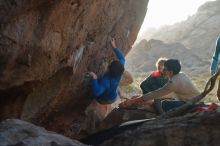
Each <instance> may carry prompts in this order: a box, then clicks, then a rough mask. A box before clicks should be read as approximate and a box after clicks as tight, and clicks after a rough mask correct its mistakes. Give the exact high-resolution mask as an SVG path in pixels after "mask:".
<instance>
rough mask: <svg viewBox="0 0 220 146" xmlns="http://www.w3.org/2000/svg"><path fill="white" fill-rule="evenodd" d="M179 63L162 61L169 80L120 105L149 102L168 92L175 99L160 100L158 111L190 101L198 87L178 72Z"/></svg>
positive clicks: (171, 60) (196, 92) (167, 109)
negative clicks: (173, 95)
mask: <svg viewBox="0 0 220 146" xmlns="http://www.w3.org/2000/svg"><path fill="white" fill-rule="evenodd" d="M180 70H181V65H180V62H179V60H176V59H169V60H167V61H166V62H165V63H164V69H163V71H164V75H165V76H166V77H167V78H168V79H169V81H168V82H167V83H166V84H165V85H164V86H163V87H162V88H159V89H157V90H155V91H152V92H149V93H147V94H144V95H143V96H141V97H140V98H137V99H133V100H127V101H125V102H123V103H121V104H120V107H128V106H131V105H132V104H135V103H140V102H149V101H150V100H152V99H157V98H163V97H164V96H165V95H167V94H169V93H172V92H173V93H174V94H175V95H176V99H177V100H165V101H162V102H161V109H159V112H160V113H162V112H164V111H165V112H166V111H169V110H170V109H173V108H176V107H179V106H182V105H183V104H184V103H185V102H187V101H190V100H191V99H192V98H193V97H195V96H197V95H198V94H200V92H199V91H198V89H197V88H196V87H195V85H194V84H193V83H192V81H191V80H190V79H189V77H188V76H186V75H185V74H184V73H181V72H180Z"/></svg>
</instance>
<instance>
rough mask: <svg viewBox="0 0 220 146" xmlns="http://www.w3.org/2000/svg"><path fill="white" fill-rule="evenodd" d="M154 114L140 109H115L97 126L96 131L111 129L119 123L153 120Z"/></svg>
mask: <svg viewBox="0 0 220 146" xmlns="http://www.w3.org/2000/svg"><path fill="white" fill-rule="evenodd" d="M155 117H156V114H155V113H151V112H148V111H147V110H141V109H121V108H118V109H115V110H113V111H112V112H111V113H110V114H109V115H108V116H107V117H106V118H105V120H104V121H103V122H102V123H101V124H100V125H99V128H98V130H104V129H108V128H112V127H114V126H116V125H120V124H121V123H124V122H127V121H132V120H141V119H151V118H155Z"/></svg>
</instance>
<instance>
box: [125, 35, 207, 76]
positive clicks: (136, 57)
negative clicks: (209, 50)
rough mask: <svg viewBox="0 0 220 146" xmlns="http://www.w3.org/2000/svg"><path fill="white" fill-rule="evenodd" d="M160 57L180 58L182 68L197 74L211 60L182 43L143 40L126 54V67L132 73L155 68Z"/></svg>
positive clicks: (204, 68) (203, 69) (204, 69)
mask: <svg viewBox="0 0 220 146" xmlns="http://www.w3.org/2000/svg"><path fill="white" fill-rule="evenodd" d="M160 57H166V58H173V59H179V60H180V61H181V64H182V67H183V68H182V70H183V71H185V72H187V73H189V74H191V75H195V74H198V72H201V71H204V72H205V71H206V70H208V69H209V64H210V63H209V60H205V59H203V58H201V57H200V56H199V54H195V53H194V52H193V51H192V50H190V49H187V48H186V47H185V46H184V45H182V44H180V43H172V44H171V43H170V44H167V43H164V42H162V41H160V40H153V39H152V40H150V41H147V40H142V41H141V42H140V43H139V44H137V45H136V46H135V47H134V48H133V49H132V50H131V51H130V52H129V54H128V55H127V56H126V58H127V63H126V68H127V70H129V71H130V72H131V73H133V74H134V73H136V72H149V71H152V70H155V62H156V61H157V59H158V58H160Z"/></svg>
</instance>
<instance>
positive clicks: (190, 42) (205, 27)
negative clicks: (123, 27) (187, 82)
mask: <svg viewBox="0 0 220 146" xmlns="http://www.w3.org/2000/svg"><path fill="white" fill-rule="evenodd" d="M218 35H220V0H217V1H212V2H207V3H205V4H204V5H202V6H200V7H199V9H198V10H197V13H196V14H195V15H193V16H191V17H189V18H188V19H187V20H185V21H182V22H179V23H177V24H174V25H170V26H163V27H161V28H160V29H158V30H155V29H151V30H148V31H147V32H146V33H145V35H144V39H142V40H141V41H140V42H139V43H137V44H136V45H135V46H134V47H133V49H132V50H131V51H130V52H129V53H128V55H127V56H126V60H127V63H126V69H127V70H128V71H130V72H131V73H132V74H133V75H134V76H135V78H136V85H135V86H136V87H137V88H139V87H138V86H139V85H138V84H140V82H141V81H142V80H143V79H144V78H145V77H146V76H147V75H148V74H149V72H150V71H152V70H155V62H156V60H157V59H158V58H159V57H167V58H175V59H179V60H180V61H181V63H182V71H184V72H185V73H186V74H188V75H189V76H190V77H191V78H192V79H193V81H194V82H195V83H196V84H197V86H198V87H199V88H200V90H202V89H203V87H204V85H205V83H206V81H207V80H208V78H209V77H210V73H209V67H210V60H211V56H212V54H213V52H214V49H215V41H216V38H217V36H218ZM214 94H215V93H214V92H213V93H212V94H211V95H210V96H212V97H213V96H215V95H214Z"/></svg>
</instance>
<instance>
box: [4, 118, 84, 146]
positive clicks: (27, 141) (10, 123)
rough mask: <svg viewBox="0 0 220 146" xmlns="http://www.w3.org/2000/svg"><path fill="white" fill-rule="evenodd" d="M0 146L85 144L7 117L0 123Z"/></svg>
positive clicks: (71, 145) (69, 145) (68, 145)
mask: <svg viewBox="0 0 220 146" xmlns="http://www.w3.org/2000/svg"><path fill="white" fill-rule="evenodd" d="M0 145H1V146H9V145H10V146H37V145H39V146H85V145H84V144H82V143H80V142H78V141H77V140H72V139H69V138H67V137H64V136H62V135H59V134H56V133H54V132H50V131H47V130H45V129H44V128H42V127H37V126H35V125H33V124H30V123H28V122H25V121H21V120H17V119H8V120H5V121H3V122H1V123H0Z"/></svg>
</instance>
